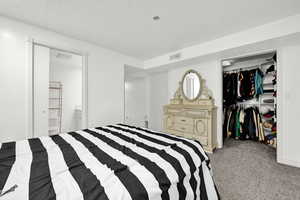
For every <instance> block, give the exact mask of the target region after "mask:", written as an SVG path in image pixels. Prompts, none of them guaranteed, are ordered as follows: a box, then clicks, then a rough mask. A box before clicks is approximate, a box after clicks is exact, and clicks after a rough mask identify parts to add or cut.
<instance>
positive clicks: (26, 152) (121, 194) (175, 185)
mask: <svg viewBox="0 0 300 200" xmlns="http://www.w3.org/2000/svg"><path fill="white" fill-rule="evenodd" d="M0 194H1V195H0V200H8V199H9V200H11V199H16V200H27V199H28V200H29V199H30V200H50V199H51V200H52V199H60V200H77V199H78V200H79V199H88V200H108V199H109V200H148V199H151V200H160V199H162V200H169V199H170V200H177V199H179V200H184V199H186V200H192V199H193V200H197V199H201V200H207V199H210V200H215V199H219V195H218V191H217V189H216V186H215V184H214V181H213V177H212V172H211V166H210V162H209V158H208V156H207V154H206V153H205V152H204V150H203V148H202V146H201V145H200V143H198V142H196V141H193V140H189V139H185V138H182V137H177V136H173V135H170V134H166V133H162V132H155V131H152V130H149V129H145V128H140V127H134V126H129V125H125V124H117V125H110V126H103V127H97V128H91V129H85V130H80V131H76V132H69V133H63V134H59V135H53V136H49V137H40V138H33V139H29V140H23V141H17V142H9V143H2V144H0Z"/></svg>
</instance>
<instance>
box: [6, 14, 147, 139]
mask: <svg viewBox="0 0 300 200" xmlns="http://www.w3.org/2000/svg"><path fill="white" fill-rule="evenodd" d="M28 39H34V40H35V41H38V42H42V43H46V44H49V45H51V46H55V47H59V48H62V49H67V50H74V51H81V52H83V53H84V54H87V55H88V71H87V74H88V125H89V126H90V127H94V126H100V125H104V124H108V123H116V122H122V121H123V116H124V64H128V65H131V66H137V67H140V66H142V64H141V62H140V61H139V60H137V59H134V58H132V57H128V56H125V55H122V54H120V53H117V52H114V51H111V50H108V49H104V48H101V47H99V46H96V45H93V44H90V43H87V42H83V41H79V40H75V39H72V38H69V37H66V36H63V35H60V34H57V33H54V32H50V31H47V30H44V29H40V28H37V27H34V26H30V25H27V24H24V23H20V22H17V21H13V20H9V19H7V18H4V17H0V58H1V61H0V72H1V74H0V79H1V80H0V81H1V82H0V83H1V86H0V87H1V91H0V95H1V98H0V99H1V100H0V103H1V104H0V110H1V113H5V115H4V114H2V115H1V116H0V126H1V137H0V142H3V141H8V140H16V139H22V138H25V137H27V136H28V137H29V136H31V134H32V133H31V132H29V129H30V124H29V123H28V120H29V117H28V116H30V112H31V110H30V104H29V102H28V101H29V99H30V89H31V88H30V86H29V85H28V83H29V81H30V78H32V77H30V74H31V71H30V65H29V55H30V54H29V49H28V47H29V42H28Z"/></svg>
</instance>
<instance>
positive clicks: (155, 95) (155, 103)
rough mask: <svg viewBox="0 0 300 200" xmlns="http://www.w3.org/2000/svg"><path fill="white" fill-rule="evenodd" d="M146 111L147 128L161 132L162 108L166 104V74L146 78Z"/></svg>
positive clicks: (156, 74)
mask: <svg viewBox="0 0 300 200" xmlns="http://www.w3.org/2000/svg"><path fill="white" fill-rule="evenodd" d="M147 88H148V94H147V96H148V98H149V101H148V102H147V103H148V106H147V111H148V115H149V128H151V129H153V130H157V131H162V130H163V106H164V105H167V104H168V101H169V99H168V73H166V72H164V73H155V74H151V75H150V76H149V77H148V86H147Z"/></svg>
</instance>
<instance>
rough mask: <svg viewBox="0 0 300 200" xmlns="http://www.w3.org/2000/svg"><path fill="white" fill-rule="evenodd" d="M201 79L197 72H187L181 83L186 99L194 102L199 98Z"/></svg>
mask: <svg viewBox="0 0 300 200" xmlns="http://www.w3.org/2000/svg"><path fill="white" fill-rule="evenodd" d="M201 86H202V85H201V77H200V75H199V73H198V72H196V71H195V70H189V71H187V72H186V73H185V74H184V76H183V78H182V82H181V90H182V94H183V96H184V98H185V99H187V100H188V101H194V100H196V99H198V98H199V96H200V93H201Z"/></svg>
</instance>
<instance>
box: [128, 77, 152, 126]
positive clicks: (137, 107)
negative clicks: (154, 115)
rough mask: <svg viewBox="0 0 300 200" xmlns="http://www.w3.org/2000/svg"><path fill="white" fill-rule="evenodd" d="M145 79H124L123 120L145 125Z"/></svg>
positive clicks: (136, 124)
mask: <svg viewBox="0 0 300 200" xmlns="http://www.w3.org/2000/svg"><path fill="white" fill-rule="evenodd" d="M146 107H147V105H146V80H145V78H135V79H130V80H126V81H125V122H126V123H128V124H133V125H135V126H141V127H144V126H145V116H146V115H147V112H146Z"/></svg>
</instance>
